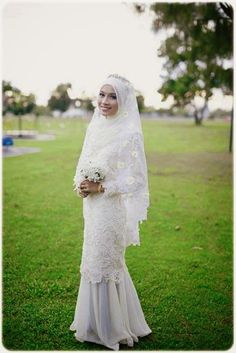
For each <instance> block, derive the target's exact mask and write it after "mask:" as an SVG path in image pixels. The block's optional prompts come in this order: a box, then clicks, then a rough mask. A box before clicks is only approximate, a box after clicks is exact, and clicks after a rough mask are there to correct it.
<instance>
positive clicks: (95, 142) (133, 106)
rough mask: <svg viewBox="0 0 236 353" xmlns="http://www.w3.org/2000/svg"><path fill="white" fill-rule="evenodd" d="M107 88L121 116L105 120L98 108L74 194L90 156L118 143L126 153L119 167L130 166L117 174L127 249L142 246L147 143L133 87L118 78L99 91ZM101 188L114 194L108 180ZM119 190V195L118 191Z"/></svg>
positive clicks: (82, 158)
mask: <svg viewBox="0 0 236 353" xmlns="http://www.w3.org/2000/svg"><path fill="white" fill-rule="evenodd" d="M105 84H108V85H111V86H112V87H113V89H114V90H115V92H116V95H117V100H118V112H117V113H116V115H114V116H110V117H107V118H106V117H104V116H103V115H101V113H100V111H99V109H98V107H96V108H95V111H94V114H93V117H92V119H91V121H90V123H89V126H88V128H87V131H86V136H85V139H84V144H83V148H82V152H81V155H80V158H79V161H78V164H77V168H76V174H75V176H74V187H75V188H74V190H77V189H78V187H79V185H80V183H81V181H82V179H81V176H80V169H81V168H82V166H83V165H84V164H86V163H87V162H88V159H90V158H91V156H94V155H96V151H100V150H101V149H103V148H104V149H106V147H107V146H108V145H109V144H110V143H113V144H114V142H115V143H116V146H117V150H120V151H123V152H122V153H121V154H120V157H119V163H123V165H126V166H127V168H123V169H119V174H118V175H119V181H120V185H122V186H121V189H122V188H123V189H122V190H121V191H120V192H121V193H122V197H123V198H124V201H125V207H126V219H127V234H126V246H129V245H131V244H132V245H140V238H139V222H140V223H142V221H143V220H146V219H147V208H148V207H149V190H148V175H147V164H146V157H145V152H144V139H143V132H142V125H141V120H140V114H139V110H138V105H137V99H136V96H135V91H134V88H133V87H132V85H131V83H130V82H129V81H128V80H126V79H125V78H123V77H121V76H119V75H116V74H113V75H110V76H108V78H107V79H106V80H105V81H104V82H102V84H101V85H100V88H101V87H102V86H103V85H105ZM129 141H132V143H128V142H129ZM122 146H123V147H122ZM129 146H131V147H129ZM131 154H132V155H134V156H135V163H131V162H130V161H129V160H128V158H129V155H131ZM127 175H129V180H130V177H131V178H133V179H136V180H138V182H137V183H136V184H135V183H134V185H130V182H127ZM119 181H118V184H119ZM102 184H103V185H104V186H105V188H106V187H107V191H105V193H109V188H110V189H111V190H112V183H111V187H110V185H109V181H108V182H106V180H105V182H102ZM131 184H132V183H131ZM130 188H131V190H130ZM116 190H118V192H119V187H118V188H116ZM130 191H131V192H130Z"/></svg>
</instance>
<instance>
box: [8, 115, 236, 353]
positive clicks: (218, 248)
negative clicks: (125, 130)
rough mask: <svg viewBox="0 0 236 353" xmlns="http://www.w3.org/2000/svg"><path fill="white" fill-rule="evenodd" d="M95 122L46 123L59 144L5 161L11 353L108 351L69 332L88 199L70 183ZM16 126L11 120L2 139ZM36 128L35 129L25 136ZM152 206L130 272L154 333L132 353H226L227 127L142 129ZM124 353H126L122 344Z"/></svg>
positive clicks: (129, 256) (130, 253) (132, 251)
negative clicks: (217, 352)
mask: <svg viewBox="0 0 236 353" xmlns="http://www.w3.org/2000/svg"><path fill="white" fill-rule="evenodd" d="M86 126H87V123H86V122H85V121H79V120H76V119H75V120H73V119H72V120H68V121H66V120H60V119H49V118H42V119H41V120H40V121H39V122H38V126H37V129H38V130H39V131H41V132H47V131H54V132H55V133H56V140H54V141H33V140H28V141H27V140H25V141H19V140H15V145H16V146H36V147H40V148H41V152H40V153H35V154H27V155H22V156H18V157H11V158H5V159H4V160H3V190H4V196H3V206H4V208H3V233H4V237H3V344H4V346H5V347H6V348H7V349H10V350H72V351H73V350H104V347H103V346H99V345H96V344H93V343H87V342H84V343H79V342H77V341H75V339H74V337H73V333H72V332H71V331H69V325H70V324H71V322H72V319H73V314H74V309H75V302H76V298H77V293H78V287H79V280H80V274H79V265H80V259H81V250H82V249H81V248H82V242H83V217H82V200H81V199H80V198H78V197H76V195H75V193H74V191H73V190H72V179H73V176H74V171H75V166H76V163H77V159H78V156H79V152H80V149H81V146H82V141H83V136H84V133H85V129H86ZM12 128H17V124H16V120H15V119H14V118H7V119H5V121H4V129H6V130H7V129H12ZM27 128H34V125H33V123H32V120H31V119H30V118H28V119H27V120H26V119H25V121H24V122H23V129H27ZM143 130H144V135H145V150H146V156H147V162H148V169H149V186H150V194H151V206H150V208H149V218H148V221H147V222H144V223H143V224H142V225H141V246H140V247H129V248H127V250H126V263H127V266H128V268H129V272H130V274H131V277H132V279H133V282H134V284H135V287H136V289H137V292H138V295H139V298H140V301H141V305H142V307H143V311H144V314H145V317H146V320H147V322H148V324H149V326H150V327H151V329H152V331H153V332H152V334H151V335H149V336H146V337H144V338H140V341H139V343H138V344H135V346H134V348H133V349H132V350H226V349H229V348H230V347H231V345H232V343H233V329H232V321H233V319H232V316H233V308H232V305H233V304H232V302H233V299H232V286H233V285H232V272H233V255H232V251H233V245H232V242H233V240H232V221H233V220H232V207H233V204H232V154H230V153H228V140H229V125H228V123H226V122H212V121H207V122H204V125H203V126H201V127H196V126H194V124H193V122H192V121H187V120H186V122H175V123H171V122H166V121H164V120H163V121H145V122H143ZM121 350H129V349H128V348H127V346H123V345H121Z"/></svg>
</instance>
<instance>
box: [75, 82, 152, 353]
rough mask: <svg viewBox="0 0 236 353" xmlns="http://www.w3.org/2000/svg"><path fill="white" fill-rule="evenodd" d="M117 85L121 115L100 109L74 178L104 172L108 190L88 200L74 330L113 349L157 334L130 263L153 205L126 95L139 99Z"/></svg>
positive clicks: (137, 128) (140, 142)
mask: <svg viewBox="0 0 236 353" xmlns="http://www.w3.org/2000/svg"><path fill="white" fill-rule="evenodd" d="M113 79H114V80H115V81H114V82H113ZM111 80H112V81H111ZM117 81H121V80H120V79H117V78H114V77H113V78H109V79H108V81H106V82H110V83H113V87H114V89H116V92H117V94H118V103H119V111H118V113H117V114H116V116H115V117H111V118H107V119H106V118H105V117H104V116H101V115H100V114H99V112H98V110H97V109H96V110H95V113H94V116H93V119H92V121H91V123H90V125H89V126H88V129H87V133H86V136H85V141H84V145H83V149H82V153H81V155H80V158H79V162H78V165H77V168H76V174H75V177H74V186H75V190H77V188H78V187H79V185H80V182H81V181H82V179H81V175H80V172H79V171H80V169H81V168H83V167H87V166H88V164H89V165H92V166H94V167H99V168H102V169H103V170H104V171H105V181H104V182H102V184H103V185H104V187H105V188H106V191H105V193H94V194H90V195H89V196H88V197H86V198H84V199H83V217H84V241H83V249H82V260H81V264H80V273H81V280H80V287H79V293H78V298H77V303H76V308H75V314H74V320H73V323H72V324H71V326H70V329H71V330H75V331H76V332H75V337H76V339H77V340H79V341H81V342H82V341H91V342H95V343H98V344H102V345H104V346H106V347H109V348H111V349H114V350H118V349H119V343H126V344H128V345H130V346H132V345H133V343H134V342H137V341H138V336H145V335H148V334H149V333H150V332H152V331H151V329H150V328H149V327H148V325H147V323H146V321H145V318H144V314H143V311H142V308H141V305H140V302H139V299H138V295H137V292H136V290H135V287H134V284H133V282H132V279H131V277H130V275H129V272H128V269H127V267H126V264H125V250H126V247H127V246H128V245H130V244H133V245H140V241H139V230H138V221H141V220H143V219H146V216H147V214H146V213H147V207H148V202H149V195H148V184H147V170H146V159H145V154H144V148H143V136H142V132H141V131H140V129H141V124H140V118H139V115H138V111H137V110H136V106H135V105H134V101H133V104H131V106H130V107H132V109H133V110H132V109H130V110H129V112H127V111H125V108H126V107H127V104H126V103H127V100H126V98H127V94H128V93H127V92H132V95H131V97H130V98H129V99H128V98H127V99H128V101H129V102H131V101H132V100H133V99H135V97H134V96H133V94H134V92H133V89H132V88H131V87H130V86H127V85H126V84H124V83H122V81H121V83H119V82H118V83H117ZM122 92H123V93H124V92H126V93H125V94H123V93H122ZM125 102H126V103H125ZM135 102H136V99H135ZM131 111H132V112H135V114H136V116H135V115H133V114H131ZM138 119H139V120H138ZM135 120H137V124H135V126H132V125H131V126H130V125H129V124H133V123H134V121H135ZM139 124H140V125H139Z"/></svg>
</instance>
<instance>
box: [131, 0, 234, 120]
mask: <svg viewBox="0 0 236 353" xmlns="http://www.w3.org/2000/svg"><path fill="white" fill-rule="evenodd" d="M146 6H148V5H139V4H136V5H135V8H136V10H137V11H138V12H143V11H145V8H146ZM150 10H151V11H152V12H153V13H154V14H155V18H154V21H153V24H152V29H153V31H154V32H158V31H159V30H161V29H163V28H165V29H172V30H173V32H172V34H171V35H170V36H169V37H168V38H167V39H166V40H165V41H164V42H163V43H162V45H161V46H160V48H159V50H158V56H160V57H165V58H166V62H165V64H164V69H165V71H166V73H165V75H162V78H163V80H164V82H163V85H162V87H161V88H160V89H159V90H158V92H159V93H161V94H162V95H163V98H162V101H165V100H166V99H167V98H168V97H169V96H172V97H173V98H174V103H173V106H172V107H184V106H187V107H189V108H191V109H192V111H193V114H194V118H195V122H196V124H197V125H201V123H202V119H203V116H204V111H205V110H206V108H207V103H208V100H209V98H210V97H211V96H212V95H213V89H214V88H220V89H221V90H222V91H223V93H224V94H225V95H231V94H232V92H233V73H232V65H231V64H230V60H232V53H233V10H232V6H231V5H228V4H225V3H187V4H186V3H182V4H181V3H154V4H152V5H151V6H150ZM227 61H228V62H227ZM196 97H201V99H202V101H203V105H202V108H199V107H197V105H196Z"/></svg>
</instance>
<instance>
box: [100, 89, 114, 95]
mask: <svg viewBox="0 0 236 353" xmlns="http://www.w3.org/2000/svg"><path fill="white" fill-rule="evenodd" d="M100 92H101V93H106V92H104V91H103V90H100ZM108 94H114V95H115V96H116V93H115V92H110V93H108Z"/></svg>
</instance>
